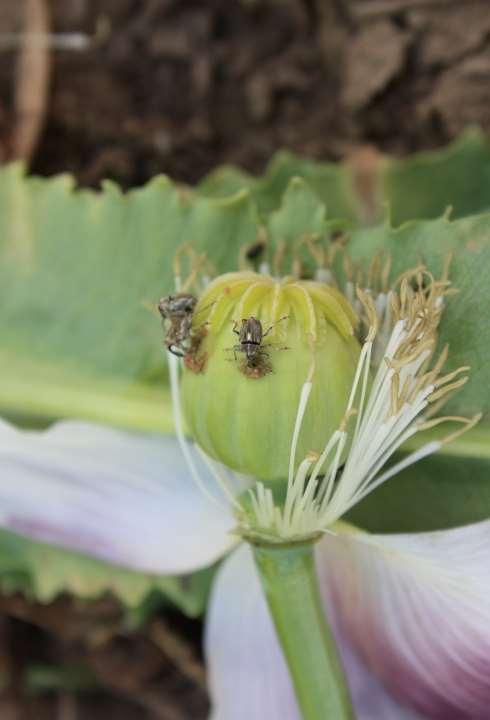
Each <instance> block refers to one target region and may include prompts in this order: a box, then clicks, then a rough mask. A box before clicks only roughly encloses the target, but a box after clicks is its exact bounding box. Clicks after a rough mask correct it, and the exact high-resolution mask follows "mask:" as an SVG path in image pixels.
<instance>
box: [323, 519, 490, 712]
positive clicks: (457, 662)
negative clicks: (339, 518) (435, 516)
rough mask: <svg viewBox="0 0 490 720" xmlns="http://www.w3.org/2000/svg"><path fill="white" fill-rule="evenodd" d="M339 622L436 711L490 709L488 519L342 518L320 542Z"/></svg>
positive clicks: (392, 682)
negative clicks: (434, 526)
mask: <svg viewBox="0 0 490 720" xmlns="http://www.w3.org/2000/svg"><path fill="white" fill-rule="evenodd" d="M320 549H321V553H322V557H323V562H322V567H324V568H325V578H324V584H325V586H326V587H328V588H329V590H330V592H331V595H332V601H333V604H334V607H335V610H336V614H337V616H338V618H339V624H340V627H341V628H342V631H343V632H344V634H345V635H347V636H348V637H349V638H350V639H351V641H352V642H353V644H354V645H355V647H356V648H357V649H358V651H359V652H360V654H361V656H362V657H363V659H364V660H365V662H366V663H367V665H368V666H369V667H370V668H371V669H372V670H373V671H375V672H376V673H377V675H378V676H379V677H380V678H382V680H383V681H384V683H385V685H386V686H387V687H388V688H389V689H390V690H391V691H392V693H393V694H394V695H395V696H396V697H398V698H399V699H400V700H402V701H404V702H406V703H408V704H409V705H411V706H412V707H414V708H416V709H417V710H418V711H420V712H421V713H423V714H424V715H426V716H427V717H428V718H431V719H433V720H484V719H488V718H489V717H490V521H485V522H481V523H477V524H475V525H469V526H466V527H462V528H457V529H453V530H444V531H439V532H431V533H420V534H411V535H384V536H383V535H374V536H373V535H366V534H363V533H355V532H351V531H350V530H349V527H348V526H345V525H342V524H340V525H339V528H338V534H337V535H336V536H334V535H330V534H329V535H327V536H326V537H325V539H324V540H323V541H322V543H321V548H320Z"/></svg>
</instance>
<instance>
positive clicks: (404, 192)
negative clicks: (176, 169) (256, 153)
mask: <svg viewBox="0 0 490 720" xmlns="http://www.w3.org/2000/svg"><path fill="white" fill-rule="evenodd" d="M295 177H299V178H302V179H303V180H304V181H305V182H306V184H307V185H308V187H310V188H311V190H312V191H313V192H314V193H315V194H316V195H317V197H318V199H319V200H320V201H321V202H323V203H324V204H325V206H326V208H327V212H328V215H329V217H337V218H344V219H346V220H350V221H353V222H356V223H357V224H358V225H372V224H376V223H377V222H379V221H381V220H382V219H383V218H384V216H385V215H386V213H387V212H388V213H389V214H390V217H391V222H392V224H393V225H394V226H397V225H400V224H401V223H403V222H405V221H407V220H419V219H420V220H422V219H430V218H436V217H438V216H440V215H441V214H442V213H443V212H445V211H446V210H447V209H448V208H449V207H451V208H452V217H453V218H458V217H464V216H466V215H471V214H475V213H480V212H483V211H486V210H488V209H490V144H489V142H488V140H487V139H486V137H485V136H484V135H483V133H481V132H480V131H478V130H476V129H472V130H468V131H467V132H466V133H464V134H463V135H462V136H461V137H460V138H459V139H458V140H456V141H455V142H454V143H452V144H451V145H449V146H448V147H447V148H444V149H442V150H435V151H430V152H422V153H417V154H416V155H412V156H409V157H406V158H401V159H396V158H391V157H389V156H382V155H380V154H376V153H370V152H369V151H367V152H364V151H363V152H361V153H359V154H357V155H356V154H354V155H353V156H352V158H349V159H348V160H346V161H344V162H341V163H328V162H316V161H313V160H307V159H305V158H302V157H298V156H295V155H293V154H291V153H287V152H280V153H278V154H277V155H276V156H275V157H274V158H273V160H272V161H271V163H270V164H269V166H268V167H267V168H266V171H265V173H264V175H263V177H257V178H254V177H253V176H252V175H250V174H249V173H246V172H244V171H243V170H240V169H239V168H235V167H232V166H225V167H224V168H219V169H218V170H216V171H214V172H212V173H211V174H210V175H208V176H207V177H206V178H205V179H204V180H203V181H202V182H201V184H200V186H199V190H200V191H201V192H202V193H203V194H204V195H209V196H211V197H227V196H229V195H230V194H232V193H236V192H237V191H238V190H240V189H242V188H244V189H246V190H248V191H249V192H250V193H251V195H252V197H253V198H254V200H255V201H256V203H257V205H258V207H259V209H260V211H261V213H262V214H264V215H267V214H268V213H270V212H272V211H273V210H275V209H277V208H278V207H279V206H280V204H281V201H282V196H283V194H284V192H285V191H286V188H287V186H288V184H289V182H290V180H291V179H292V178H295Z"/></svg>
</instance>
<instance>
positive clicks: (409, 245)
mask: <svg viewBox="0 0 490 720" xmlns="http://www.w3.org/2000/svg"><path fill="white" fill-rule="evenodd" d="M348 249H349V254H350V256H351V257H352V258H353V259H354V260H355V261H361V262H362V263H363V264H365V263H367V262H368V261H369V260H370V259H371V258H373V257H374V256H375V255H376V254H377V253H385V255H387V254H389V255H390V256H391V258H392V261H393V269H392V274H393V276H394V277H396V274H397V273H401V272H403V271H404V270H406V269H407V268H410V267H415V266H416V265H418V264H420V262H423V263H425V265H426V266H427V267H428V269H429V270H431V271H432V272H433V273H434V274H435V275H436V277H437V276H438V274H439V273H441V271H442V268H443V266H444V263H445V262H446V260H447V258H448V256H449V255H450V253H451V254H452V256H453V260H452V263H451V269H450V280H451V283H452V285H453V287H454V288H457V289H458V290H459V293H458V294H457V295H455V296H453V297H449V298H448V299H447V306H446V309H445V311H444V316H443V320H442V323H441V332H440V344H441V346H442V345H443V344H444V343H449V347H450V353H449V361H448V365H447V367H448V370H451V369H455V368H457V367H460V366H462V365H469V366H470V367H471V372H470V379H469V382H468V383H467V384H466V385H465V386H464V387H463V388H462V389H461V390H460V391H458V392H457V393H456V394H455V395H454V396H453V397H452V398H451V399H450V401H449V402H448V404H447V405H446V406H445V410H444V412H446V411H447V412H450V413H456V414H458V413H459V414H466V415H467V414H471V413H477V412H483V413H485V414H486V415H488V413H489V412H490V363H488V362H487V358H488V354H489V350H490V325H489V323H488V317H487V314H488V313H487V309H488V307H490V282H489V281H490V214H488V215H486V214H485V215H477V216H474V217H469V218H463V219H461V220H456V221H454V222H450V221H448V220H447V219H446V218H440V219H438V220H432V221H425V222H414V223H407V224H405V225H403V226H402V227H400V228H398V229H393V228H390V227H388V226H382V227H377V228H372V229H366V230H357V231H355V232H353V233H352V235H351V237H350V239H349V243H348Z"/></svg>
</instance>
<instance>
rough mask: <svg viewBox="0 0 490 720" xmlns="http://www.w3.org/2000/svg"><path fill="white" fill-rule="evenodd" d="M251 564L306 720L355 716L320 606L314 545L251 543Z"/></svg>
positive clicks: (344, 719) (342, 718)
mask: <svg viewBox="0 0 490 720" xmlns="http://www.w3.org/2000/svg"><path fill="white" fill-rule="evenodd" d="M253 550H254V556H255V562H256V564H257V567H258V569H259V574H260V577H261V579H262V585H263V588H264V592H265V595H266V598H267V602H268V604H269V608H270V611H271V614H272V617H273V619H274V624H275V626H276V630H277V634H278V636H279V640H280V642H281V645H282V649H283V652H284V656H285V658H286V661H287V663H288V667H289V671H290V673H291V677H292V680H293V684H294V688H295V691H296V697H297V700H298V704H299V707H300V708H301V711H302V714H303V718H304V720H352V719H353V718H354V712H353V709H352V704H351V701H350V697H349V692H348V690H347V686H346V682H345V677H344V673H343V670H342V666H341V664H340V660H339V658H338V655H337V649H336V646H335V641H334V638H333V636H332V631H331V630H330V627H329V626H328V624H327V621H326V618H325V614H324V612H323V607H322V604H321V599H320V594H319V590H318V583H317V579H316V572H315V566H314V560H313V544H312V543H304V544H303V543H302V544H298V545H283V546H281V545H277V546H275V545H254V547H253Z"/></svg>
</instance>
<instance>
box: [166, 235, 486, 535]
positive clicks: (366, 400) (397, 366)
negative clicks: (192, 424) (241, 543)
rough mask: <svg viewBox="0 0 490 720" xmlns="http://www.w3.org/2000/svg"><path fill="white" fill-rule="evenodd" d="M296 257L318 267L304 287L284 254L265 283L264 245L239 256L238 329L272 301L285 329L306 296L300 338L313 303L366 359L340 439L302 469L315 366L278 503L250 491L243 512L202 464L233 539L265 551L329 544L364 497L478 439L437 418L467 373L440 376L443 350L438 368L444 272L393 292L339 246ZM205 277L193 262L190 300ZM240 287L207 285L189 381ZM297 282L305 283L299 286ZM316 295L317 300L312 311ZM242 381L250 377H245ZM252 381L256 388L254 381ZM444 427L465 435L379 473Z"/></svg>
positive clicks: (310, 241) (383, 273) (311, 246)
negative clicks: (327, 538)
mask: <svg viewBox="0 0 490 720" xmlns="http://www.w3.org/2000/svg"><path fill="white" fill-rule="evenodd" d="M300 245H301V248H300V249H302V250H304V249H305V248H306V250H307V252H308V253H309V256H310V259H311V258H313V260H314V264H315V265H316V270H314V271H313V275H311V271H310V273H309V275H308V277H310V278H311V279H310V280H305V279H304V276H302V274H303V272H304V268H303V265H302V263H301V262H300V261H299V259H297V258H295V259H294V260H293V264H292V268H291V272H290V274H289V275H288V276H286V277H284V276H283V277H282V278H279V277H276V276H277V275H279V273H280V270H281V267H282V263H283V259H284V247H281V246H279V247H278V248H277V249H276V252H275V254H274V255H273V257H272V261H271V264H272V266H273V275H272V276H271V275H270V266H269V264H268V263H267V262H264V261H260V264H259V268H258V269H259V273H257V272H255V273H253V272H251V271H250V265H251V263H252V262H253V263H254V264H255V267H256V266H257V262H258V261H257V258H260V255H261V253H262V251H263V247H264V246H265V242H264V240H263V239H261V240H260V242H259V243H257V247H253V248H248V249H247V248H245V250H244V252H243V253H242V254H241V261H240V262H241V265H242V266H244V267H247V268H249V269H248V270H247V271H245V272H242V274H241V277H243V283H244V284H245V286H246V288H247V289H246V290H245V291H244V292H243V294H242V295H241V296H240V300H239V302H238V306H237V307H235V311H238V313H239V314H240V318H241V319H242V321H243V318H245V317H248V316H249V315H250V313H251V312H252V308H253V307H254V303H256V301H257V300H258V299H259V298H261V297H262V296H264V295H265V294H267V293H269V294H270V297H271V298H272V300H271V301H270V308H268V309H267V316H268V321H269V322H270V323H279V324H281V323H280V322H279V321H280V320H282V319H284V318H287V317H288V315H287V313H288V312H289V310H288V307H289V305H288V303H291V302H293V300H294V298H295V296H296V295H297V296H298V297H300V296H302V295H303V294H305V295H308V296H309V298H310V300H309V301H308V302H309V305H308V303H306V305H305V307H306V306H308V312H306V313H303V314H304V321H305V322H306V324H307V325H308V328H307V332H306V335H308V336H310V337H313V338H314V336H315V332H316V327H317V326H316V316H315V314H314V312H313V310H312V309H311V308H312V307H313V306H312V305H311V302H312V300H311V298H313V302H314V303H315V302H316V301H318V303H319V305H318V306H320V305H321V303H323V310H322V312H323V313H325V315H326V317H327V318H328V320H329V322H332V323H333V324H334V325H335V326H336V327H337V330H338V331H339V332H340V333H341V334H344V333H346V334H347V335H348V334H349V333H353V332H354V329H355V328H357V334H358V339H359V341H360V342H361V350H360V355H359V361H358V364H357V368H356V370H355V375H354V380H353V383H352V388H351V391H350V395H349V397H348V401H347V403H346V407H345V412H344V415H343V418H342V421H341V422H340V424H339V426H338V428H337V430H336V431H335V432H333V434H332V435H331V436H330V437H329V438H327V439H326V443H325V446H324V448H323V449H322V450H321V452H318V451H313V450H312V451H311V452H309V453H308V454H307V455H306V457H304V458H303V459H302V460H301V461H300V462H299V463H298V462H297V448H298V442H299V439H300V436H301V432H302V425H303V420H304V417H305V413H306V410H307V407H308V402H309V398H310V394H311V391H312V389H313V387H314V384H315V382H316V376H315V358H314V354H312V361H311V367H310V370H309V372H308V377H307V378H306V380H305V382H304V384H303V386H302V390H301V396H300V399H299V404H298V409H297V414H296V421H295V425H294V431H293V435H292V439H291V453H290V458H289V474H288V479H287V488H286V494H285V497H282V498H277V497H276V496H275V493H274V491H273V488H272V487H271V486H270V485H266V484H264V483H263V482H260V481H257V482H256V483H254V485H253V487H252V488H251V489H249V490H248V502H246V501H243V498H242V499H241V500H238V499H237V498H236V497H235V495H234V492H233V490H231V489H230V485H229V481H228V480H229V478H228V480H227V479H226V477H227V472H224V471H223V470H222V469H220V466H219V463H216V461H214V460H210V458H207V462H208V465H209V466H210V467H211V469H212V471H213V473H214V474H215V476H216V478H217V479H218V481H219V484H220V487H221V489H222V490H223V492H224V494H225V495H226V499H227V502H231V503H232V504H233V506H234V507H235V510H236V514H237V519H238V522H239V528H238V531H239V532H240V534H242V535H243V536H245V537H247V538H248V539H250V540H258V541H262V542H264V541H265V542H272V543H274V542H285V541H286V542H288V541H292V542H296V541H301V540H304V539H307V538H308V539H309V538H311V537H314V536H317V535H320V534H321V533H324V532H329V531H330V530H329V528H330V527H331V526H332V525H333V524H334V523H335V522H336V521H337V520H338V519H339V518H340V517H341V516H343V515H344V514H345V513H347V512H348V511H349V510H350V509H351V508H352V507H353V506H354V505H356V504H357V503H359V502H360V501H361V500H363V498H365V497H366V495H368V494H369V493H370V492H372V491H373V490H375V489H376V488H377V487H379V486H380V485H381V484H382V483H384V482H385V481H386V480H388V479H389V478H391V477H392V476H394V475H396V474H397V473H399V472H401V471H402V470H404V469H405V468H407V467H408V466H409V465H411V464H413V463H415V462H416V461H418V460H420V459H421V458H423V457H425V456H427V455H429V454H431V453H433V452H436V451H438V450H439V449H440V448H441V446H442V445H443V444H444V443H447V442H450V441H452V440H454V439H455V438H456V437H457V436H458V435H460V434H461V433H463V432H466V431H467V430H468V429H470V428H471V427H473V425H475V423H476V422H478V420H479V418H480V416H475V417H473V418H464V417H460V416H452V415H447V416H445V417H434V415H436V413H437V412H438V411H439V410H440V409H441V407H442V405H443V404H444V403H445V402H446V401H447V399H448V398H449V396H450V395H451V394H452V393H453V392H455V391H456V390H458V389H459V388H460V387H461V386H462V385H464V383H466V381H467V379H468V378H467V376H466V374H465V373H466V372H467V371H468V370H469V368H468V367H459V368H457V369H455V370H452V371H450V372H447V373H445V374H444V373H443V368H444V365H445V363H446V360H447V357H448V348H447V346H446V347H444V348H443V349H442V351H441V352H440V354H439V356H438V357H437V358H436V359H434V355H435V352H436V347H437V341H438V327H439V323H440V320H441V315H442V312H443V309H444V304H445V299H446V297H447V296H449V295H451V294H453V293H454V292H455V290H453V289H452V288H451V286H450V282H449V280H448V268H449V261H448V262H447V263H446V265H445V267H444V270H443V273H442V277H441V279H440V280H435V279H434V277H433V276H432V274H431V273H430V272H428V271H427V270H426V269H425V267H423V266H420V267H417V268H415V269H413V270H410V271H408V272H405V273H403V274H402V275H400V276H399V278H398V279H397V280H396V281H395V283H394V284H393V285H392V286H391V287H390V283H389V276H390V272H391V260H390V258H385V259H383V258H382V257H381V256H377V257H376V258H375V259H374V260H373V261H372V263H371V265H370V267H369V269H368V271H367V273H362V272H361V271H360V270H359V268H357V267H356V266H354V264H353V263H352V262H351V261H350V260H349V258H348V255H347V253H345V252H344V247H343V245H342V243H341V242H340V243H334V244H332V245H330V247H329V250H328V252H327V251H326V250H325V249H322V248H321V247H320V246H319V245H317V243H316V238H315V237H313V236H305V237H303V238H302V239H301V241H300ZM339 251H342V252H343V253H344V262H343V270H344V275H345V277H346V278H347V279H346V281H345V283H344V285H343V289H342V291H341V290H340V289H339V284H338V283H337V281H336V279H335V274H334V272H333V269H332V266H333V261H334V259H335V257H336V254H337V253H338V252H339ZM256 261H257V262H256ZM206 265H207V262H206V259H205V258H204V256H202V257H201V256H195V257H194V258H193V270H192V273H191V274H190V275H189V278H188V279H187V281H186V283H185V289H187V288H189V287H190V286H191V285H192V284H193V283H195V282H196V280H197V278H198V276H199V273H200V272H201V274H202V269H203V268H204V267H205V266H206ZM242 269H243V268H242ZM178 275H180V266H179V268H178ZM235 276H237V277H238V274H236V273H235V274H233V273H231V274H229V275H224V276H221V277H219V278H217V279H216V280H215V281H214V282H212V283H211V284H210V285H209V281H208V279H207V278H206V281H205V283H204V285H205V286H206V298H207V300H206V303H207V305H206V307H205V308H204V310H206V313H203V314H204V315H205V318H204V320H199V321H198V322H197V323H194V324H193V331H192V334H191V340H190V342H189V344H188V345H187V346H186V347H187V353H186V357H185V362H186V365H187V367H188V368H190V369H191V370H193V371H194V372H201V371H202V370H203V367H204V362H205V361H203V362H202V363H201V360H200V359H199V355H198V351H199V346H200V339H201V338H202V337H204V335H205V334H206V333H207V332H208V331H209V332H210V333H211V334H212V333H217V332H219V331H220V328H222V326H223V323H227V322H228V323H229V321H230V312H231V311H230V307H231V305H230V303H231V304H233V303H235V306H236V300H234V296H233V293H237V292H238V289H239V288H238V286H237V285H236V284H233V283H235V281H236V277H235ZM252 276H253V277H252ZM301 277H303V279H301V283H299V282H298V280H299V278H301ZM179 282H180V281H179ZM231 287H233V290H231V289H230V288H231ZM321 287H323V288H328V289H329V292H328V293H327V294H326V295H325V293H324V292H321ZM180 288H182V284H180V285H178V286H177V289H180ZM237 288H238V289H237ZM271 288H272V290H271ZM317 288H320V290H317ZM271 292H272V294H271ZM315 293H318V298H317V299H316V300H315ZM310 306H311V307H310ZM198 309H199V307H198ZM308 313H309V314H308ZM299 315H301V313H299ZM240 318H239V319H240ZM358 318H360V323H358V322H357V320H358ZM342 323H344V325H345V327H344V325H343V324H342ZM203 328H205V330H203ZM193 338H198V339H197V340H195V339H193ZM231 349H233V347H232V348H231ZM235 349H236V346H235ZM258 357H260V355H258ZM189 358H190V362H191V364H189ZM268 362H269V361H268V360H267V363H268ZM193 363H194V365H193ZM245 364H246V363H245ZM267 368H269V365H267ZM170 370H171V384H172V390H173V398H174V411H175V418H176V426H177V434H178V436H179V439H180V441H181V444H182V446H183V449H184V452H185V454H186V457H187V459H188V461H189V464H190V467H191V470H192V473H193V475H194V477H195V478H196V480H197V481H199V478H198V475H197V472H196V469H195V465H194V463H193V460H192V457H191V454H190V452H189V448H188V446H187V445H186V443H185V440H184V430H183V421H182V414H181V410H180V394H179V373H178V365H177V359H176V358H172V362H171V364H170ZM259 370H260V367H259ZM267 372H269V370H267ZM244 374H245V375H247V373H246V372H245V373H244ZM262 374H265V373H260V372H259V373H258V374H257V373H256V376H257V377H260V376H261V375H262ZM248 377H253V374H249V375H248ZM449 422H453V423H457V424H459V425H460V427H459V428H458V429H457V430H456V431H453V432H451V433H449V434H447V435H446V436H444V437H442V438H439V439H437V440H431V441H428V442H426V443H425V444H422V445H421V446H420V447H418V449H416V450H414V451H413V452H410V453H409V454H406V455H405V456H404V457H402V459H400V460H398V461H396V462H395V463H394V464H392V465H391V466H390V467H389V468H388V469H384V467H385V465H386V463H387V462H388V460H389V459H390V458H391V457H392V456H393V455H394V453H395V452H396V451H397V450H399V449H400V448H402V446H403V445H404V444H405V443H407V441H408V440H409V439H410V438H411V437H412V436H414V435H415V434H416V433H418V432H420V431H423V430H428V429H430V428H433V427H435V426H437V425H440V424H442V423H449ZM245 432H246V429H245Z"/></svg>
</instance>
